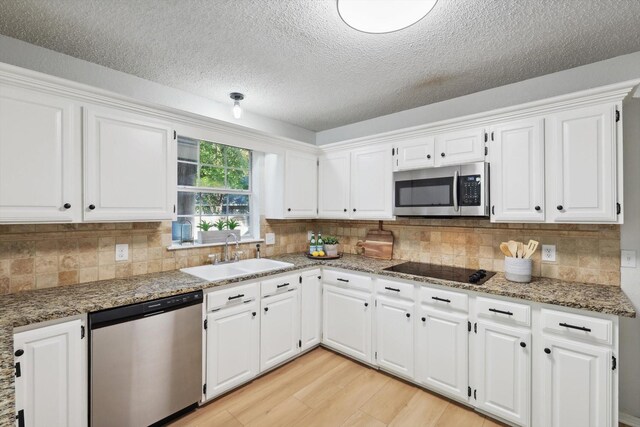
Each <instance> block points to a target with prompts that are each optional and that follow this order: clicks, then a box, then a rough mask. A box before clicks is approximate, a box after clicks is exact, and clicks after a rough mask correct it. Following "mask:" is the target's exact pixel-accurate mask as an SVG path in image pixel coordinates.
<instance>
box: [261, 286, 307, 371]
mask: <svg viewBox="0 0 640 427" xmlns="http://www.w3.org/2000/svg"><path fill="white" fill-rule="evenodd" d="M260 320H261V327H260V372H263V371H265V370H267V369H269V368H272V367H274V366H276V365H279V364H280V363H282V362H284V361H286V360H288V359H291V358H292V357H294V356H295V355H296V354H298V352H299V351H300V347H299V340H300V304H299V301H298V289H295V290H291V291H289V292H285V293H283V294H279V295H274V296H272V297H268V298H265V299H263V300H262V303H261V319H260Z"/></svg>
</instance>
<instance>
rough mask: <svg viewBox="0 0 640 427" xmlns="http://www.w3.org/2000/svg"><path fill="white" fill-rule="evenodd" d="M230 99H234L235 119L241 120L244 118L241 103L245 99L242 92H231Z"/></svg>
mask: <svg viewBox="0 0 640 427" xmlns="http://www.w3.org/2000/svg"><path fill="white" fill-rule="evenodd" d="M229 97H230V98H231V99H233V110H232V111H233V117H235V118H236V119H239V118H240V117H242V107H240V101H242V100H243V99H244V95H243V94H241V93H240V92H231V93H230V94H229Z"/></svg>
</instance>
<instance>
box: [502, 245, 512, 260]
mask: <svg viewBox="0 0 640 427" xmlns="http://www.w3.org/2000/svg"><path fill="white" fill-rule="evenodd" d="M500 250H501V251H502V253H503V254H504V256H508V257H509V258H513V254H512V253H511V251H510V250H509V245H508V244H507V243H506V242H502V243H500Z"/></svg>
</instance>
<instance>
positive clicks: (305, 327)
mask: <svg viewBox="0 0 640 427" xmlns="http://www.w3.org/2000/svg"><path fill="white" fill-rule="evenodd" d="M300 319H301V321H300V328H301V330H300V335H301V339H302V347H301V350H302V351H304V350H307V349H309V348H311V347H314V346H316V345H318V344H320V339H321V336H322V283H321V281H320V270H313V271H307V272H305V273H303V274H302V285H300Z"/></svg>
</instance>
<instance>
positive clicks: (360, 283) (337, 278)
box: [322, 270, 372, 292]
mask: <svg viewBox="0 0 640 427" xmlns="http://www.w3.org/2000/svg"><path fill="white" fill-rule="evenodd" d="M322 281H323V282H324V283H328V284H331V285H337V286H347V287H349V288H354V289H361V290H363V291H367V292H371V290H372V280H371V277H368V276H362V275H359V274H352V273H345V272H342V271H336V270H325V271H324V273H323V274H322Z"/></svg>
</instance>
